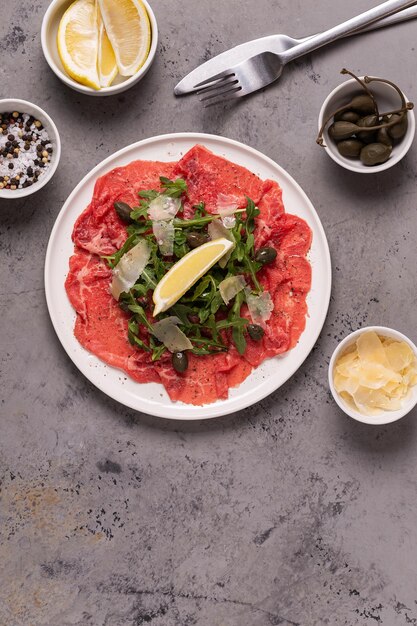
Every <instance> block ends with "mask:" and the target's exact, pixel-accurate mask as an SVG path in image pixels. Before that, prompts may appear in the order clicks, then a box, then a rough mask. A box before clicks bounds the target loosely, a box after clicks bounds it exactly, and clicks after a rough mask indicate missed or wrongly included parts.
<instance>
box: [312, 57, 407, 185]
mask: <svg viewBox="0 0 417 626" xmlns="http://www.w3.org/2000/svg"><path fill="white" fill-rule="evenodd" d="M341 73H342V74H347V75H350V76H352V78H351V80H347V81H346V82H345V83H342V84H341V85H339V86H338V87H336V89H334V90H333V91H332V92H331V93H330V94H329V96H328V97H327V98H326V100H325V101H324V103H323V105H322V107H321V110H320V114H319V120H318V126H319V135H318V137H317V143H318V144H319V145H320V146H323V147H324V148H325V150H326V152H327V154H328V155H329V156H330V157H331V158H332V159H333V161H335V162H336V163H337V164H338V165H341V166H342V167H344V168H345V169H348V170H351V171H352V172H358V173H360V174H373V173H377V172H381V171H383V170H386V169H388V168H390V167H392V166H393V165H395V164H396V163H398V162H399V161H400V160H401V159H402V158H403V157H404V156H405V155H406V153H407V152H408V150H409V148H410V146H411V144H412V142H413V139H414V134H415V117H414V112H413V106H414V105H413V103H412V102H409V101H408V99H407V97H406V96H405V94H404V93H403V92H402V91H401V90H400V89H399V87H397V85H395V84H394V83H393V82H392V81H390V80H386V79H382V78H376V77H371V76H364V77H360V78H359V77H357V76H355V75H354V74H353V73H352V72H350V71H349V70H346V69H343V70H342V72H341Z"/></svg>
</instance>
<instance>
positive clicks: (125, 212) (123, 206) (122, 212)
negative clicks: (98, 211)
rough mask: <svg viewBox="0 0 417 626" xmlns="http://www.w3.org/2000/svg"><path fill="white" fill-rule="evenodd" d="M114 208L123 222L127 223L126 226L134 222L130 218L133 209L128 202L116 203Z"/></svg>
mask: <svg viewBox="0 0 417 626" xmlns="http://www.w3.org/2000/svg"><path fill="white" fill-rule="evenodd" d="M114 208H115V211H116V213H117V215H118V216H119V217H120V219H121V220H123V222H126V224H130V223H131V222H132V221H133V220H132V219H131V217H130V213H131V211H132V209H131V207H130V206H129V205H128V204H127V203H126V202H115V203H114Z"/></svg>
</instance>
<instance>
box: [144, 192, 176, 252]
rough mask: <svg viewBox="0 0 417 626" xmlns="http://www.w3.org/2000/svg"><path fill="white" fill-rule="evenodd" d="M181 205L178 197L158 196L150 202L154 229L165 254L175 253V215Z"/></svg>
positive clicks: (149, 208)
mask: <svg viewBox="0 0 417 626" xmlns="http://www.w3.org/2000/svg"><path fill="white" fill-rule="evenodd" d="M180 206H181V200H179V199H178V198H169V197H167V196H157V197H156V198H155V199H154V200H152V201H151V202H150V203H149V207H148V214H149V217H150V218H151V220H152V231H153V234H154V235H155V239H156V241H157V242H158V246H159V250H160V252H161V254H162V255H163V256H172V255H173V254H174V235H175V229H174V222H173V220H174V217H175V216H176V214H177V213H178V211H179V209H180Z"/></svg>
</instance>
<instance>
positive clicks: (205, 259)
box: [153, 237, 234, 317]
mask: <svg viewBox="0 0 417 626" xmlns="http://www.w3.org/2000/svg"><path fill="white" fill-rule="evenodd" d="M233 246H234V243H233V241H229V239H226V238H225V237H221V238H220V239H214V240H213V241H208V242H207V243H204V244H203V245H202V246H199V247H198V248H195V249H194V250H191V252H188V254H186V255H185V256H183V257H182V259H180V260H179V261H177V262H176V263H175V265H173V266H172V267H171V269H170V270H169V271H168V272H167V273H166V274H165V276H164V277H163V278H162V279H161V280H160V281H159V283H158V284H157V286H156V288H155V291H154V292H153V301H154V304H155V308H154V311H153V316H154V317H155V316H156V315H158V313H162V311H166V310H167V309H169V308H170V307H171V306H172V305H173V304H175V303H176V302H177V300H179V299H180V298H181V296H183V295H184V294H185V292H186V291H188V290H189V289H190V287H192V286H193V285H194V283H196V282H197V281H198V280H199V279H200V278H201V277H202V276H204V274H205V273H206V272H208V270H209V269H210V268H211V267H213V265H214V264H215V263H217V261H218V260H219V259H221V258H222V256H223V255H224V254H226V252H228V251H229V250H230V249H231V248H233Z"/></svg>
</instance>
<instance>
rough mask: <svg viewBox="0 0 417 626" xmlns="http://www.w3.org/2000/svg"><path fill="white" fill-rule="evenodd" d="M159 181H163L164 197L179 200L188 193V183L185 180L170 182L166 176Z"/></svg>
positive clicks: (179, 179)
mask: <svg viewBox="0 0 417 626" xmlns="http://www.w3.org/2000/svg"><path fill="white" fill-rule="evenodd" d="M159 180H160V181H161V185H162V188H163V190H164V196H169V197H170V198H179V197H180V196H182V194H183V193H187V183H186V182H185V180H184V179H183V178H177V179H176V180H170V179H169V178H166V177H165V176H160V177H159Z"/></svg>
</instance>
